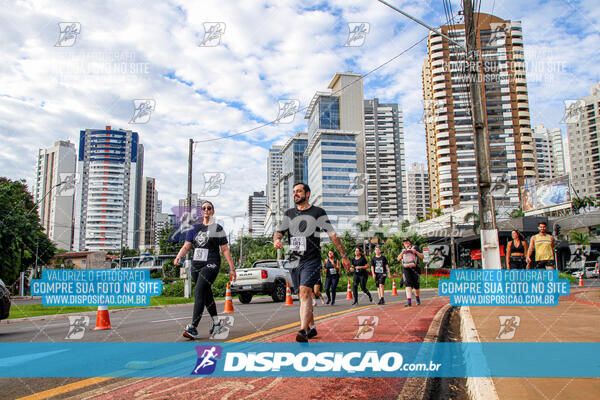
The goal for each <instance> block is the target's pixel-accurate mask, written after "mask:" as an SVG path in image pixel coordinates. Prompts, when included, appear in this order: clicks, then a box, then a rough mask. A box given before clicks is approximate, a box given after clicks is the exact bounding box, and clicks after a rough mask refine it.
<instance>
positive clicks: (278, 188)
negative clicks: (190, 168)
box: [274, 171, 281, 260]
mask: <svg viewBox="0 0 600 400" xmlns="http://www.w3.org/2000/svg"><path fill="white" fill-rule="evenodd" d="M276 218H277V219H276V221H275V224H274V225H275V229H277V226H279V224H280V223H281V171H277V217H276ZM277 260H281V249H277Z"/></svg>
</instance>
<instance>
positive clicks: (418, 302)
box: [417, 297, 421, 305]
mask: <svg viewBox="0 0 600 400" xmlns="http://www.w3.org/2000/svg"><path fill="white" fill-rule="evenodd" d="M417 305H421V299H420V298H419V297H417Z"/></svg>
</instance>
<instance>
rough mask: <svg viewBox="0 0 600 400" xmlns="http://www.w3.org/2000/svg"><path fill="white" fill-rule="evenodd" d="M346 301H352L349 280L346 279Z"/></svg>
mask: <svg viewBox="0 0 600 400" xmlns="http://www.w3.org/2000/svg"><path fill="white" fill-rule="evenodd" d="M346 300H352V288H351V287H350V279H348V290H347V291H346Z"/></svg>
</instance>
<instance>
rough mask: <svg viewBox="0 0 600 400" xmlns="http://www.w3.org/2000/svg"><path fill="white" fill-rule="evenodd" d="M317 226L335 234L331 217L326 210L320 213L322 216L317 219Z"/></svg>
mask: <svg viewBox="0 0 600 400" xmlns="http://www.w3.org/2000/svg"><path fill="white" fill-rule="evenodd" d="M317 226H318V227H319V228H320V229H321V230H323V231H325V232H333V231H334V229H333V225H331V222H330V221H329V216H328V215H327V213H326V212H325V210H323V209H322V208H321V211H320V215H319V217H318V219H317Z"/></svg>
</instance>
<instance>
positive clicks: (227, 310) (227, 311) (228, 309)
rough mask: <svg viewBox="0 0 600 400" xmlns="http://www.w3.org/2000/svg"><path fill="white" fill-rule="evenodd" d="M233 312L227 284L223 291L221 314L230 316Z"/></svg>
mask: <svg viewBox="0 0 600 400" xmlns="http://www.w3.org/2000/svg"><path fill="white" fill-rule="evenodd" d="M232 312H233V301H231V287H230V286H229V282H227V289H226V290H225V309H224V310H223V314H231V313H232Z"/></svg>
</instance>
